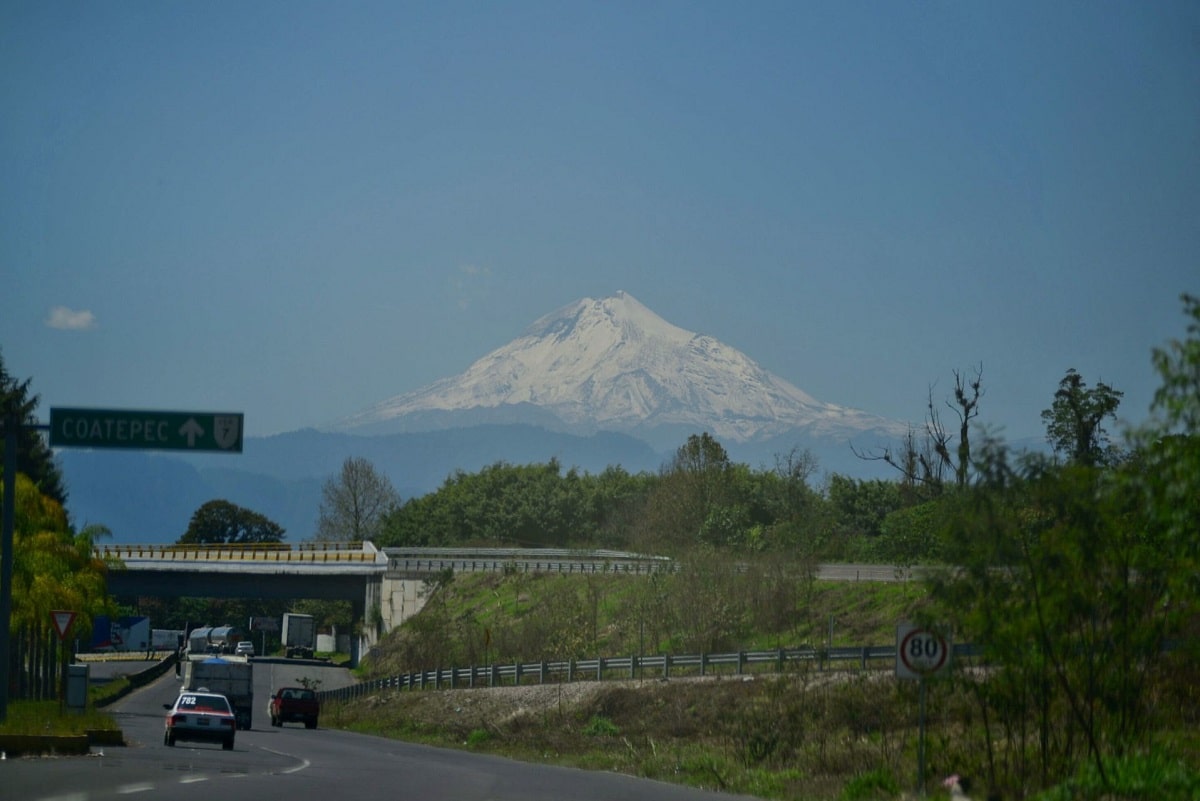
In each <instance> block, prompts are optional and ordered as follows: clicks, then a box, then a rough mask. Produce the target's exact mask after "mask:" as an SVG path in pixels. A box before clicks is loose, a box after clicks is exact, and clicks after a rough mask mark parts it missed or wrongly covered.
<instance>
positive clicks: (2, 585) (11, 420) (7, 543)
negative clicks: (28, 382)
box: [0, 413, 21, 723]
mask: <svg viewBox="0 0 1200 801" xmlns="http://www.w3.org/2000/svg"><path fill="white" fill-rule="evenodd" d="M20 425H21V423H20V417H18V416H17V415H16V414H11V413H10V414H8V415H5V417H4V511H3V521H2V522H0V526H3V532H2V533H0V723H3V722H4V721H6V720H8V684H9V680H10V677H9V661H10V660H11V659H12V649H11V647H10V642H9V635H10V631H11V629H10V624H11V617H12V573H13V521H14V520H15V515H16V507H17V498H16V494H17V438H18V436H19V431H20Z"/></svg>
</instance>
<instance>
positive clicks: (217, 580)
mask: <svg viewBox="0 0 1200 801" xmlns="http://www.w3.org/2000/svg"><path fill="white" fill-rule="evenodd" d="M95 552H96V556H97V557H99V558H101V559H103V560H105V561H106V562H108V563H109V565H110V567H109V571H108V591H109V594H110V595H114V596H117V597H122V596H125V597H129V596H153V597H159V598H185V597H186V598H263V599H271V600H276V599H290V598H297V599H300V598H313V599H319V600H338V601H349V602H350V605H351V609H352V610H353V618H354V622H355V623H356V624H357V623H360V622H362V621H363V620H366V619H368V616H370V617H371V618H376V617H377V616H376V612H377V611H378V610H381V609H382V607H383V603H382V598H383V592H384V583H385V574H386V572H387V566H388V558H387V556H386V555H385V554H384V553H383V552H381V551H380V550H378V549H377V548H376V547H375V546H374V545H372V544H371V543H369V542H360V543H301V544H299V545H295V546H293V545H288V544H286V543H279V544H277V543H264V544H254V545H100V546H97V547H96V551H95ZM210 622H212V621H210ZM218 622H219V621H218ZM389 623H390V621H388V620H386V618H385V619H384V628H383V629H382V631H387V630H388V628H390V626H389V625H388V624H389ZM355 628H356V629H360V630H362V631H363V634H362V636H361V637H360V638H358V640H357V641H356V640H353V639H352V640H351V658H352V660H353V661H354V663H355V664H357V662H358V658H359V655H360V654H361V653H362V652H363V649H364V648H367V647H370V646H371V645H372V644H374V642H375V640H376V638H377V636H378V634H381V633H382V631H378V632H377V631H375V630H374V627H372V626H357V625H356V626H355Z"/></svg>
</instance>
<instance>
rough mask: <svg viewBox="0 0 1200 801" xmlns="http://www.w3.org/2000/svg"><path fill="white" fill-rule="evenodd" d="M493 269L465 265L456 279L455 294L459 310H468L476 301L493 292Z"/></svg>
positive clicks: (461, 267)
mask: <svg viewBox="0 0 1200 801" xmlns="http://www.w3.org/2000/svg"><path fill="white" fill-rule="evenodd" d="M491 277H492V268H490V267H486V266H484V267H479V266H477V265H474V264H463V265H460V266H459V268H458V276H457V277H455V279H454V293H455V297H456V302H457V304H458V308H459V309H461V310H464V311H465V310H466V309H468V308H470V307H471V306H472V305H473V304H474V303H475V302H476V301H478V300H481V299H483V298H485V297H487V295H488V292H489V291H490V290H491Z"/></svg>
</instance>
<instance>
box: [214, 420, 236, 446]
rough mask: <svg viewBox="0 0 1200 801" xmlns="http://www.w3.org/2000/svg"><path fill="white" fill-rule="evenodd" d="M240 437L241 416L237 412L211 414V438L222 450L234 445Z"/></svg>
mask: <svg viewBox="0 0 1200 801" xmlns="http://www.w3.org/2000/svg"><path fill="white" fill-rule="evenodd" d="M241 438H242V417H241V415H237V414H218V415H214V416H213V439H214V440H216V443H217V447H219V448H222V449H224V450H229V449H230V448H232V447H234V446H236V445H237V444H238V442H239V441H240V440H241Z"/></svg>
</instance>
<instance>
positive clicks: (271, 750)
mask: <svg viewBox="0 0 1200 801" xmlns="http://www.w3.org/2000/svg"><path fill="white" fill-rule="evenodd" d="M262 750H264V751H266V752H267V753H268V754H275V755H276V756H281V757H287V758H288V759H299V760H300V764H299V765H297V766H296V767H294V768H284V769H283V770H281V771H279V772H280V773H296V772H298V771H301V770H304V769H305V768H307V767H308V766H309V765H311V764H312V763H311V762H309V761H308V760H307V759H304V758H303V757H298V756H296V755H295V754H289V753H287V752H286V751H276V750H275V749H274V748H263V749H262Z"/></svg>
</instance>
